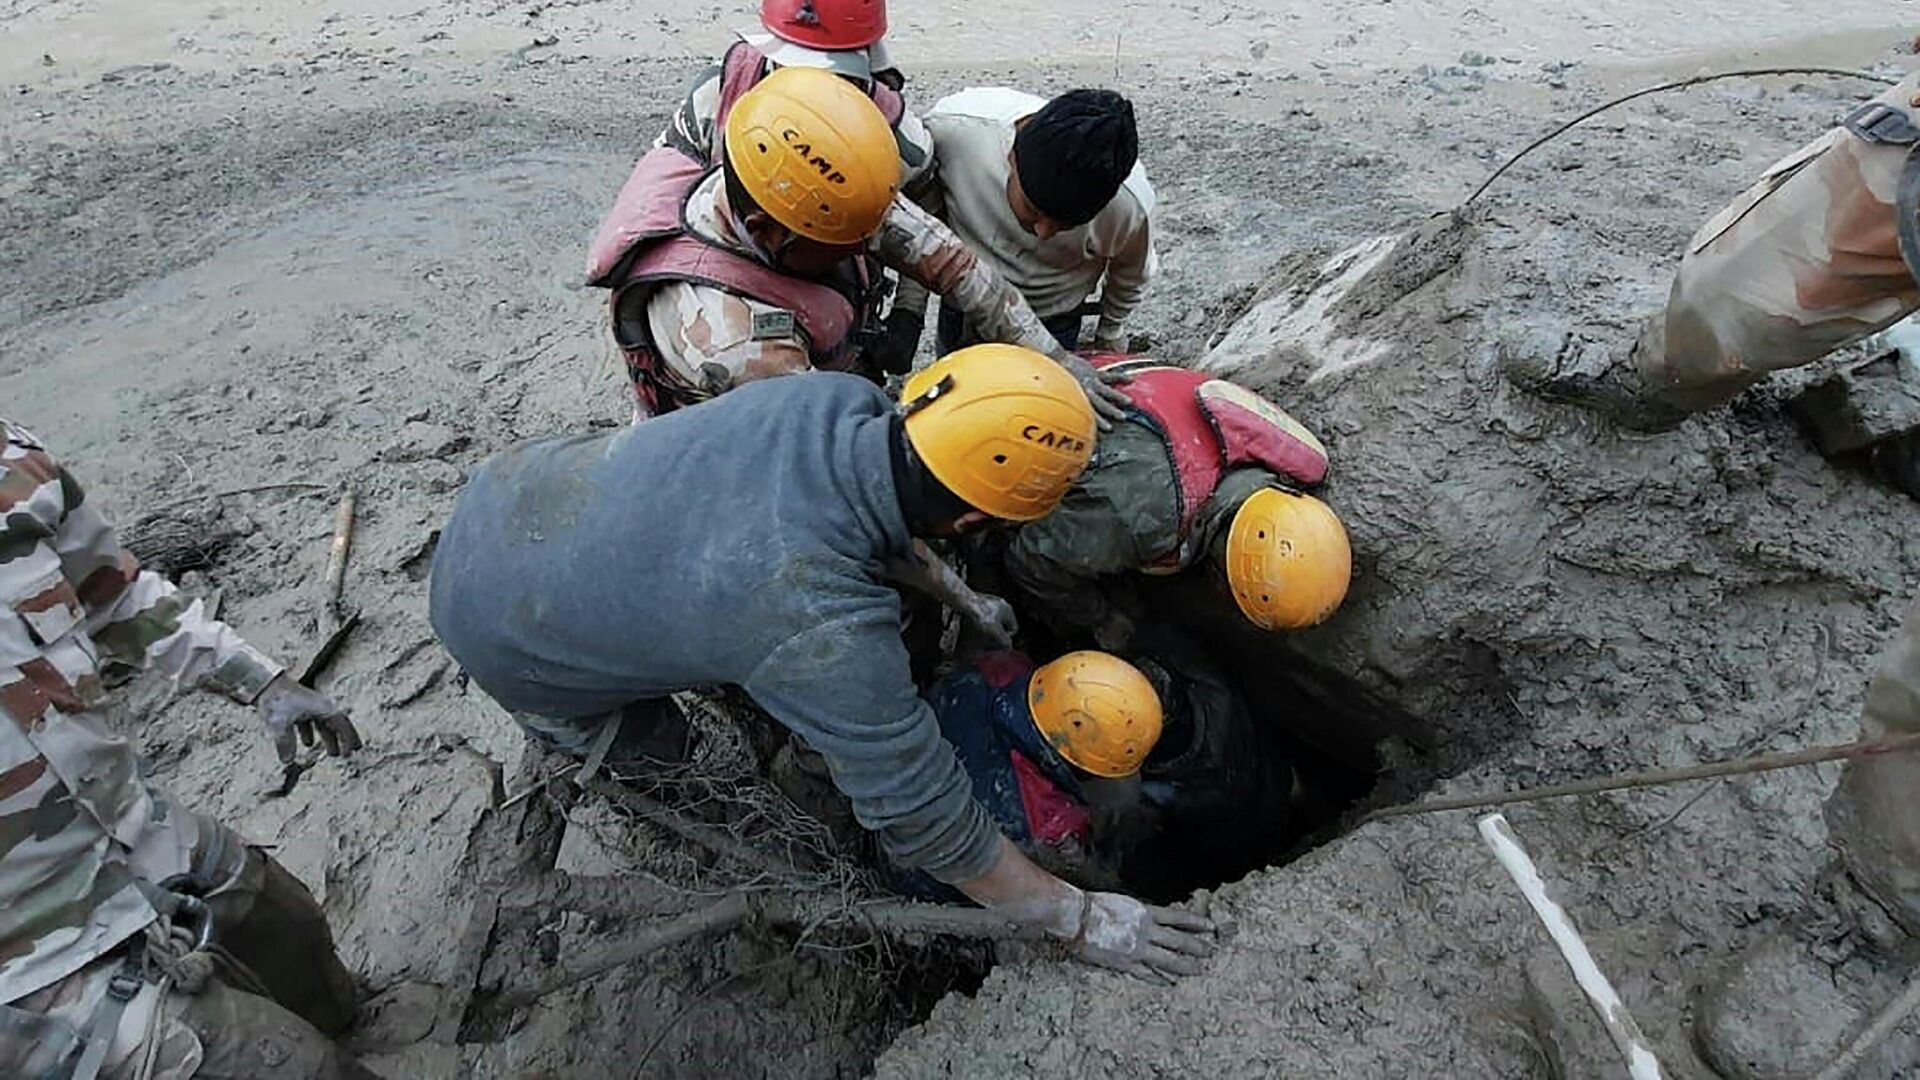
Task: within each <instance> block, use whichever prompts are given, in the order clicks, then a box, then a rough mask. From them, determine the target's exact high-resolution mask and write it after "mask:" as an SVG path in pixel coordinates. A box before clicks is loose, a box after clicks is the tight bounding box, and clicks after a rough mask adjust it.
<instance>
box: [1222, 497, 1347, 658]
mask: <svg viewBox="0 0 1920 1080" xmlns="http://www.w3.org/2000/svg"><path fill="white" fill-rule="evenodd" d="M1352 577H1353V549H1352V548H1351V547H1350V546H1348V543H1347V528H1346V526H1344V525H1342V524H1340V519H1339V517H1337V516H1336V515H1335V514H1334V512H1333V509H1332V508H1331V507H1329V506H1328V505H1327V504H1326V503H1323V502H1321V501H1320V500H1319V499H1316V498H1314V497H1313V496H1311V495H1296V494H1294V493H1293V492H1291V491H1279V490H1276V489H1274V488H1263V489H1261V490H1260V491H1257V492H1255V493H1254V494H1253V495H1251V496H1250V497H1248V499H1247V501H1246V502H1243V503H1241V504H1240V509H1239V510H1237V511H1235V512H1234V515H1233V524H1232V525H1231V526H1229V527H1228V530H1227V584H1228V585H1229V586H1230V587H1231V588H1232V589H1233V599H1234V602H1235V603H1237V604H1239V605H1240V613H1241V614H1243V615H1245V616H1246V617H1247V618H1248V620H1250V621H1251V622H1252V623H1253V624H1254V625H1255V626H1258V627H1260V628H1261V629H1262V630H1298V629H1301V628H1303V627H1308V626H1314V625H1316V624H1318V623H1322V622H1325V621H1326V619H1327V617H1328V616H1330V615H1332V614H1333V613H1334V610H1335V609H1336V608H1338V607H1339V606H1340V602H1341V601H1342V600H1344V599H1346V597H1347V582H1348V581H1349V580H1351V579H1352Z"/></svg>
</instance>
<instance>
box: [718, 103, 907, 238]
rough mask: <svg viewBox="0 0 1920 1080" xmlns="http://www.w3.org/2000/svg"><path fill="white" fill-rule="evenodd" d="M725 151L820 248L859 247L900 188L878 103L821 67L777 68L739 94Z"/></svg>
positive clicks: (779, 214)
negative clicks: (824, 245)
mask: <svg viewBox="0 0 1920 1080" xmlns="http://www.w3.org/2000/svg"><path fill="white" fill-rule="evenodd" d="M726 151H727V167H728V168H729V169H731V170H732V171H733V175H734V176H735V178H737V179H738V180H739V182H740V186H741V187H743V188H745V189H746V192H747V194H748V195H751V196H753V201H754V202H756V203H759V204H760V208H761V209H762V210H765V211H766V212H767V213H768V214H771V215H772V216H773V219H774V220H775V221H777V222H779V223H780V224H782V225H784V226H786V227H787V228H788V229H791V230H793V231H794V232H795V233H797V234H799V235H800V236H803V237H806V238H807V239H809V240H815V241H818V242H820V243H822V244H835V245H852V244H860V243H864V242H865V241H866V240H867V238H868V237H871V236H872V235H873V234H874V233H877V232H879V231H880V222H881V220H882V219H884V218H885V217H886V215H887V207H888V206H890V205H892V204H893V197H894V194H895V193H896V192H898V191H899V190H900V144H899V143H898V142H896V141H895V140H894V137H893V128H892V127H891V126H889V125H888V124H887V118H886V117H885V116H882V115H881V113H880V108H879V106H877V105H875V104H874V103H873V99H871V98H869V97H867V95H865V94H863V93H861V92H860V91H859V90H858V89H856V88H855V87H854V85H853V84H852V83H850V82H848V81H847V80H845V79H842V78H841V77H840V76H838V75H835V74H833V73H832V72H830V71H822V70H820V69H818V68H781V69H780V70H778V71H775V72H773V73H772V74H770V75H768V76H767V77H766V78H764V79H762V80H760V83H759V85H757V86H755V87H754V88H753V89H751V90H749V91H747V92H746V93H745V94H743V95H741V97H740V100H739V101H737V102H735V103H734V106H733V111H732V112H730V113H728V114H727V132H726Z"/></svg>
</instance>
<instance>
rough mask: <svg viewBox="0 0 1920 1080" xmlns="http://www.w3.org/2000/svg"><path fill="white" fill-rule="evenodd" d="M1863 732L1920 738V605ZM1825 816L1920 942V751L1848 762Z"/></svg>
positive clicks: (1844, 853)
mask: <svg viewBox="0 0 1920 1080" xmlns="http://www.w3.org/2000/svg"><path fill="white" fill-rule="evenodd" d="M1860 727H1861V729H1862V730H1861V734H1862V735H1863V736H1865V737H1867V738H1878V737H1881V736H1887V735H1909V734H1914V733H1920V604H1916V605H1915V606H1914V608H1913V610H1912V611H1910V612H1908V613H1907V619H1906V622H1905V623H1904V624H1903V625H1902V626H1901V627H1900V633H1899V636H1898V637H1896V638H1894V641H1893V644H1892V645H1891V646H1890V647H1889V648H1888V649H1887V651H1886V653H1885V654H1884V655H1883V656H1882V657H1881V660H1880V671H1879V673H1878V674H1877V675H1875V677H1874V680H1873V682H1872V684H1871V685H1869V686H1868V687H1867V703H1866V707H1865V708H1864V709H1862V710H1861V718H1860ZM1826 817H1827V828H1828V832H1829V835H1830V836H1831V838H1832V840H1833V842H1834V844H1835V845H1836V846H1837V847H1839V849H1840V852H1841V857H1842V859H1843V860H1844V862H1845V864H1846V868H1847V871H1848V873H1849V874H1850V875H1851V876H1852V878H1853V880H1854V881H1855V882H1856V883H1857V884H1859V885H1860V887H1861V888H1863V889H1865V890H1866V891H1867V893H1868V894H1870V895H1871V896H1873V898H1874V899H1876V900H1878V901H1879V902H1880V904H1881V906H1883V907H1885V908H1886V909H1887V911H1888V913H1889V914H1891V915H1892V916H1893V918H1894V919H1895V921H1897V922H1899V924H1900V926H1901V928H1902V929H1904V930H1905V931H1906V932H1907V933H1908V934H1911V935H1914V936H1916V937H1920V752H1913V751H1909V752H1907V753H1900V754H1882V755H1879V756H1877V757H1870V758H1862V759H1860V760H1857V761H1850V762H1848V763H1847V765H1846V767H1845V768H1844V769H1843V770H1842V771H1841V773H1840V786H1839V787H1838V788H1836V789H1835V790H1834V793H1833V797H1832V798H1830V799H1828V800H1827V808H1826Z"/></svg>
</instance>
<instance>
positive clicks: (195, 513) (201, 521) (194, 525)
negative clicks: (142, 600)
mask: <svg viewBox="0 0 1920 1080" xmlns="http://www.w3.org/2000/svg"><path fill="white" fill-rule="evenodd" d="M244 535H245V533H244V532H243V531H242V530H240V529H239V528H236V527H235V526H233V525H232V524H230V523H228V522H227V521H226V520H225V518H224V515H223V514H222V512H221V510H220V508H219V507H218V506H217V505H209V504H206V503H204V502H203V503H201V504H200V505H187V506H183V507H177V508H170V509H166V510H156V511H154V512H152V513H150V514H146V515H144V516H142V517H140V518H137V519H135V520H134V521H132V522H131V523H129V524H127V525H125V526H123V527H122V528H121V529H120V538H121V542H122V543H123V544H125V545H126V548H127V550H128V551H131V552H133V554H134V557H136V558H138V559H139V560H140V564H141V565H142V566H144V567H147V568H150V569H153V570H157V571H159V572H160V573H162V574H165V575H166V576H168V577H170V578H178V577H180V576H181V575H183V574H186V573H189V572H191V571H194V570H205V569H208V568H209V567H212V566H213V565H214V564H215V563H217V562H218V561H219V559H220V556H221V555H222V554H224V553H225V552H226V551H227V549H228V548H230V547H232V546H233V544H234V542H235V541H237V540H239V539H240V538H241V537H242V536H244Z"/></svg>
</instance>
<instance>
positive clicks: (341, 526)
mask: <svg viewBox="0 0 1920 1080" xmlns="http://www.w3.org/2000/svg"><path fill="white" fill-rule="evenodd" d="M354 502H355V496H354V493H353V489H352V488H348V489H347V493H346V494H345V495H343V496H341V498H340V509H339V511H338V512H337V513H335V514H334V518H333V549H332V550H331V551H329V552H328V553H327V576H326V590H327V591H326V599H327V614H329V615H331V616H333V617H334V618H335V619H338V618H339V617H340V590H341V589H342V588H343V587H344V586H345V585H346V582H347V552H349V551H351V550H352V549H353V510H354Z"/></svg>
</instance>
